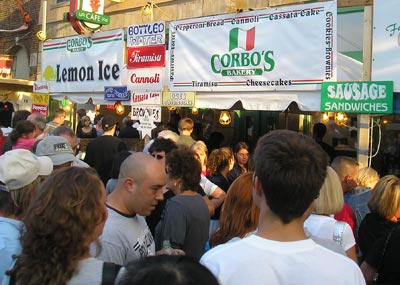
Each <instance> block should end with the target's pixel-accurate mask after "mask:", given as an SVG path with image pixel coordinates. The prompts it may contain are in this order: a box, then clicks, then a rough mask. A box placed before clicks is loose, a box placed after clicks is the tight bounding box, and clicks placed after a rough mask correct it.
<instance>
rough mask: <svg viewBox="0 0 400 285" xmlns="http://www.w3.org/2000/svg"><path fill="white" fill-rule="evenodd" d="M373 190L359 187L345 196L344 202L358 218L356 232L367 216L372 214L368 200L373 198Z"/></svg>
mask: <svg viewBox="0 0 400 285" xmlns="http://www.w3.org/2000/svg"><path fill="white" fill-rule="evenodd" d="M371 191H372V189H371V188H369V187H357V188H355V189H354V190H352V191H350V192H347V193H346V194H344V201H345V203H347V204H348V205H349V206H350V207H351V209H352V210H353V212H354V215H355V217H356V232H358V228H359V227H360V224H361V221H362V220H363V219H364V217H365V215H366V214H368V213H369V212H370V210H369V208H368V200H369V197H370V196H371V193H372V192H371Z"/></svg>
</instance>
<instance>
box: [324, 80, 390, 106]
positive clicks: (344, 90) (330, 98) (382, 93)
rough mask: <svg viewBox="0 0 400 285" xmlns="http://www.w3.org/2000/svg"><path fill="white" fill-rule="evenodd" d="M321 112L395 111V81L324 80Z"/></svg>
mask: <svg viewBox="0 0 400 285" xmlns="http://www.w3.org/2000/svg"><path fill="white" fill-rule="evenodd" d="M321 112H346V113H359V114H391V113H393V81H354V82H353V81H346V82H323V83H322V85H321Z"/></svg>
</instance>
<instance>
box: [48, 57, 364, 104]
mask: <svg viewBox="0 0 400 285" xmlns="http://www.w3.org/2000/svg"><path fill="white" fill-rule="evenodd" d="M337 64H338V80H342V81H352V80H353V81H358V80H360V79H361V71H362V63H360V62H358V61H356V60H354V59H352V58H350V57H348V56H345V55H343V54H340V53H338V57H337ZM51 95H52V98H54V99H57V100H62V99H63V98H64V97H65V96H68V99H69V100H70V101H71V102H73V103H78V104H84V103H86V102H87V101H88V99H89V97H90V98H92V99H93V103H94V104H101V105H106V104H110V101H106V100H104V94H103V93H100V92H97V93H58V94H51ZM238 101H240V102H241V103H242V106H243V108H244V109H245V110H264V111H283V110H286V109H287V108H288V106H289V105H290V104H291V103H292V102H295V103H296V104H297V106H298V107H299V109H300V110H301V111H319V110H320V104H321V95H320V90H309V91H271V92H259V91H253V92H215V93H210V92H198V93H197V95H196V107H198V108H209V109H230V108H232V107H233V105H234V104H235V103H236V102H238ZM122 103H123V104H124V105H130V101H124V102H122Z"/></svg>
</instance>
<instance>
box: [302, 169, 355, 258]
mask: <svg viewBox="0 0 400 285" xmlns="http://www.w3.org/2000/svg"><path fill="white" fill-rule="evenodd" d="M314 203H315V208H314V212H313V213H312V214H311V215H310V217H308V219H307V220H306V221H305V223H304V227H305V228H306V230H307V231H308V232H310V233H311V234H312V235H313V236H315V237H318V238H321V239H328V240H333V241H335V242H336V243H338V244H339V245H341V246H342V247H343V249H344V250H345V252H346V255H347V256H348V257H349V258H351V259H353V260H354V261H355V262H357V256H356V242H355V238H354V235H353V231H352V230H351V228H350V226H349V225H348V224H347V223H345V222H338V221H336V220H335V219H334V218H332V217H331V215H333V214H335V213H337V212H339V211H340V210H341V209H342V208H343V203H344V201H343V192H342V186H341V183H340V179H339V176H338V175H337V174H336V172H335V170H333V168H331V167H329V166H328V171H327V175H326V178H325V181H324V184H323V185H322V187H321V191H320V193H319V196H318V198H317V199H315V202H314Z"/></svg>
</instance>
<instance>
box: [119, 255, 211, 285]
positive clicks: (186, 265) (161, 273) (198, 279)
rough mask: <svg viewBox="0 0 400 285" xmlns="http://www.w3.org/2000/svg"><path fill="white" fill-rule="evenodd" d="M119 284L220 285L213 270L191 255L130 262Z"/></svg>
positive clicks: (151, 257)
mask: <svg viewBox="0 0 400 285" xmlns="http://www.w3.org/2000/svg"><path fill="white" fill-rule="evenodd" d="M126 270H127V273H126V274H125V275H123V277H122V279H121V281H120V282H119V283H118V285H142V284H146V285H159V284H164V285H204V284H207V285H218V280H217V278H215V276H214V275H213V274H212V273H211V271H210V270H209V269H208V268H207V267H205V266H203V265H202V264H201V263H199V262H198V261H197V260H196V259H195V258H193V257H189V256H184V255H181V256H170V255H160V256H149V257H146V258H143V259H139V260H135V261H133V262H130V263H129V264H128V266H127V267H126Z"/></svg>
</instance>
